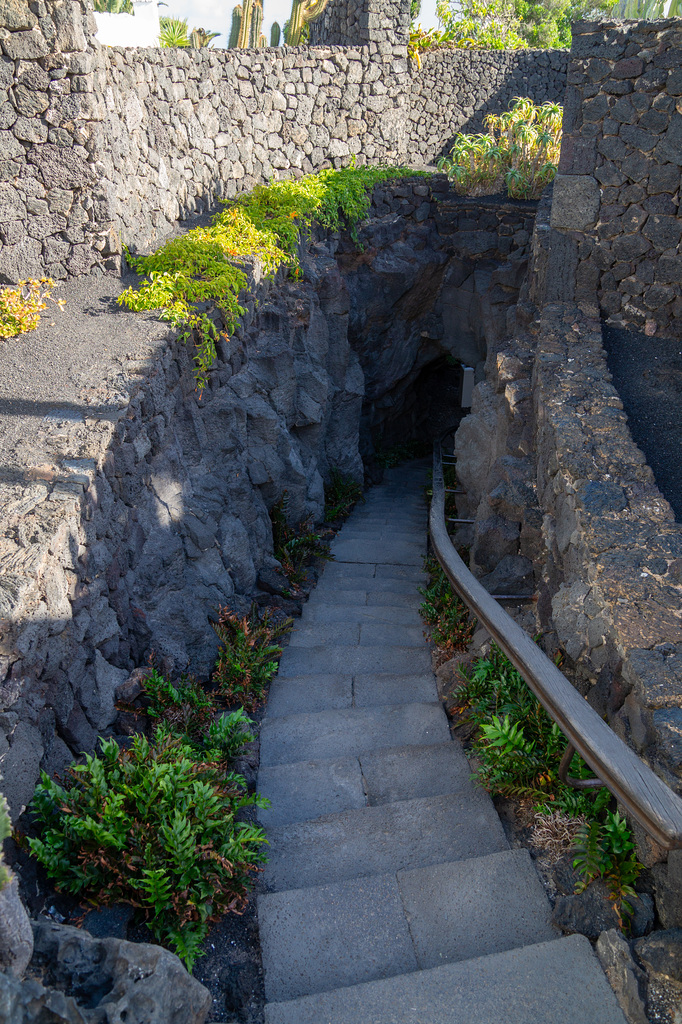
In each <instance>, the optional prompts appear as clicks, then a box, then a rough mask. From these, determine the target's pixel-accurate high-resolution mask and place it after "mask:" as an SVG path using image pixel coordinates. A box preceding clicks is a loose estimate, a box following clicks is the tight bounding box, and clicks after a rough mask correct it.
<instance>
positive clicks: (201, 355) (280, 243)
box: [118, 166, 415, 391]
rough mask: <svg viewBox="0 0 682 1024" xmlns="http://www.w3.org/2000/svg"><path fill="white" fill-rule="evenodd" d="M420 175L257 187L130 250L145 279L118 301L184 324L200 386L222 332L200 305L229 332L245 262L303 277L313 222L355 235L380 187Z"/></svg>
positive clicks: (350, 174) (333, 175) (322, 175)
mask: <svg viewBox="0 0 682 1024" xmlns="http://www.w3.org/2000/svg"><path fill="white" fill-rule="evenodd" d="M414 174H415V172H414V171H411V170H410V169H409V168H399V167H354V166H352V167H346V168H344V169H342V170H326V171H319V172H318V173H317V174H308V175H304V176H303V177H302V178H298V179H295V180H290V181H276V182H272V183H271V184H270V185H258V186H257V187H256V188H255V189H253V191H252V192H249V193H246V194H245V195H242V196H239V197H238V198H237V199H234V200H231V201H229V202H227V203H226V204H225V206H224V208H223V209H222V210H221V211H220V212H219V213H217V214H216V216H215V217H214V219H213V223H212V225H211V226H210V227H208V228H195V229H194V230H192V231H188V232H187V234H186V235H182V236H180V237H178V238H174V239H171V240H170V241H169V242H167V243H166V244H165V245H163V246H162V247H161V248H160V249H158V250H157V251H156V252H155V253H152V255H151V256H142V257H133V256H131V255H130V254H128V259H129V262H130V264H131V265H132V266H133V267H134V268H135V269H136V270H137V271H138V272H139V273H141V274H146V275H147V280H146V281H144V282H143V283H142V285H141V286H140V288H139V289H138V290H137V291H135V290H134V289H133V288H127V289H126V290H125V291H124V292H123V293H122V294H121V295H120V296H119V299H118V301H119V302H120V303H122V304H124V305H126V306H128V308H129V309H134V310H146V309H161V310H163V312H162V319H165V320H168V321H169V322H170V323H172V324H173V325H174V326H175V327H177V328H178V329H181V328H184V330H183V333H182V334H181V338H183V339H184V340H187V339H189V338H190V336H192V335H193V334H194V336H195V338H196V345H197V351H196V354H195V357H194V363H195V377H196V381H197V387H198V389H199V390H200V391H201V390H203V388H204V387H206V383H207V379H208V377H207V374H208V371H209V369H210V367H211V366H212V365H213V362H214V361H215V356H216V347H215V346H216V341H217V340H218V337H219V333H220V332H219V331H218V328H217V327H216V325H215V324H214V323H213V321H212V320H211V318H210V317H209V316H208V315H207V314H206V313H205V312H199V311H197V310H196V309H195V308H194V304H195V303H198V302H205V301H211V302H214V303H215V304H216V306H217V307H218V309H219V310H220V312H221V314H222V317H223V321H224V332H223V333H224V336H225V337H228V336H229V335H230V334H231V333H232V331H233V330H234V327H235V325H236V322H237V320H238V318H239V317H240V316H241V315H242V314H243V312H244V309H243V307H242V306H241V305H240V304H239V294H240V292H242V291H243V290H244V289H245V288H246V286H247V280H246V275H245V274H244V272H243V270H242V269H240V265H244V263H246V262H248V261H250V260H253V259H257V260H258V261H259V262H260V264H261V266H262V267H263V271H264V273H266V274H272V273H274V272H275V271H276V270H277V269H278V268H279V267H281V266H286V267H289V269H290V271H291V272H292V273H293V274H294V276H298V275H299V274H300V265H299V259H298V244H299V239H300V238H301V236H304V237H305V236H307V235H308V234H309V232H310V229H311V227H312V225H313V222H316V223H318V224H320V225H321V226H322V227H325V228H329V229H330V230H332V231H336V230H338V228H339V227H340V225H341V223H344V224H345V225H346V226H347V227H348V228H349V229H350V231H351V234H352V236H353V237H354V238H356V239H357V235H356V229H357V224H358V221H360V220H361V219H362V218H363V217H365V216H366V214H367V211H368V210H369V205H370V199H371V195H372V189H373V188H374V186H375V185H377V184H378V183H379V182H382V181H389V180H392V179H396V178H401V177H405V176H413V175H414Z"/></svg>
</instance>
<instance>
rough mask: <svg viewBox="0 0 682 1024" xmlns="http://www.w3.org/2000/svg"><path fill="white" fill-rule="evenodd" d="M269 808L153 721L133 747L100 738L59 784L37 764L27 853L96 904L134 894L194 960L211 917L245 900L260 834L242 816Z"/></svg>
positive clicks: (162, 934) (166, 939) (165, 935)
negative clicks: (149, 735) (150, 733)
mask: <svg viewBox="0 0 682 1024" xmlns="http://www.w3.org/2000/svg"><path fill="white" fill-rule="evenodd" d="M254 805H255V806H261V807H262V806H267V801H263V800H262V798H260V797H259V796H257V795H253V796H250V795H249V794H248V793H247V791H246V786H245V783H244V779H243V778H242V777H241V776H239V775H236V774H234V773H227V774H226V773H225V767H224V764H223V763H216V762H214V761H209V760H198V759H197V757H196V752H195V750H194V749H193V748H192V747H191V746H190V745H188V744H185V743H183V742H182V740H181V739H179V738H178V737H177V736H173V735H172V734H171V733H170V731H169V729H168V728H167V727H163V726H160V727H158V728H157V730H156V732H155V734H154V738H153V740H152V741H151V742H149V741H148V740H147V739H146V738H145V737H144V736H140V735H138V736H136V737H135V738H134V739H133V742H132V745H131V746H130V747H129V748H122V747H119V745H118V744H117V743H116V741H115V740H102V741H101V752H100V754H99V755H97V756H95V755H87V756H86V758H85V763H84V764H76V765H73V766H72V767H71V768H70V769H69V772H68V775H67V779H66V782H65V783H64V785H60V784H59V783H58V782H56V781H55V780H53V779H50V778H49V776H48V775H47V774H45V773H44V772H43V773H42V775H41V782H40V783H39V785H38V787H37V788H36V792H35V796H34V798H33V803H32V807H33V810H34V813H35V816H36V819H37V823H38V825H39V828H40V833H41V834H40V837H39V838H34V839H30V840H29V845H30V848H31V852H32V853H33V854H34V856H35V857H36V858H37V859H38V860H39V861H40V863H41V864H43V866H44V867H45V868H46V870H47V872H48V874H49V875H50V877H51V878H52V879H53V880H54V882H55V885H56V887H57V888H58V889H61V890H64V891H66V892H70V893H73V894H74V895H76V896H78V897H79V898H81V899H86V900H88V901H90V902H92V903H94V904H95V905H101V904H105V905H106V904H111V903H118V902H124V903H130V904H131V905H132V906H134V907H136V908H138V909H139V912H140V914H141V916H142V918H143V919H144V920H145V921H146V923H147V925H148V927H149V929H150V931H151V932H152V934H153V935H154V937H155V938H156V940H157V941H158V942H160V943H162V944H163V945H167V946H169V947H170V948H171V949H173V950H175V952H176V953H177V954H178V955H179V956H180V957H182V959H183V960H184V961H185V963H186V964H187V966H188V968H190V969H191V967H192V965H193V964H194V961H195V960H196V958H197V956H198V955H199V954H200V946H201V943H202V941H203V939H204V938H205V936H206V933H207V931H208V928H209V926H210V924H211V922H212V921H216V920H218V919H219V918H220V917H221V916H222V915H223V914H225V913H227V912H230V911H235V912H239V911H241V910H242V909H243V907H244V905H245V903H246V899H247V893H248V889H249V885H250V882H251V879H252V877H253V874H254V872H255V871H257V870H258V869H259V866H260V864H261V863H262V861H263V859H264V855H263V844H264V843H265V841H266V840H265V835H264V833H263V832H262V830H261V829H260V828H258V827H256V826H255V825H253V824H251V823H249V822H246V821H241V820H239V816H240V813H241V812H242V810H243V809H244V808H245V807H249V806H254Z"/></svg>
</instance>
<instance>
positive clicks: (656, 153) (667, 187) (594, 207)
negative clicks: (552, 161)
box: [548, 20, 682, 336]
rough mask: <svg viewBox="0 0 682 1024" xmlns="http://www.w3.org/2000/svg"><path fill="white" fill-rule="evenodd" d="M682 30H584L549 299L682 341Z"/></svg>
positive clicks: (569, 114)
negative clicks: (595, 305)
mask: <svg viewBox="0 0 682 1024" xmlns="http://www.w3.org/2000/svg"><path fill="white" fill-rule="evenodd" d="M681 96H682V23H680V21H679V20H676V21H673V20H671V21H655V22H630V23H627V22H625V23H619V22H614V23H606V24H602V25H597V24H592V23H583V24H582V25H580V26H578V27H577V28H576V32H575V35H574V41H573V49H572V51H571V64H570V68H569V74H568V88H567V92H566V104H565V110H564V143H563V146H562V155H561V163H560V167H559V171H560V173H559V176H558V177H557V179H556V182H555V186H554V202H553V205H552V228H553V229H555V231H556V238H555V240H554V241H553V244H552V249H553V260H554V266H553V271H552V275H551V279H552V284H551V287H550V291H549V293H548V297H549V298H555V299H567V298H569V299H572V298H573V297H575V298H576V299H577V300H578V301H584V300H588V301H592V298H593V295H594V292H595V291H597V292H598V298H599V306H600V309H601V312H602V315H604V316H606V317H608V318H609V319H610V320H611V321H613V322H615V323H620V324H633V325H636V326H638V327H640V328H641V327H645V328H646V330H648V331H649V332H650V333H653V332H656V331H657V332H658V333H664V334H673V335H675V336H677V335H679V334H680V333H681V332H682V283H681V282H682V255H681V250H680V237H681V236H682V220H681V219H680V217H679V198H680V173H681V168H682V112H681V109H682V103H681V101H680V97H681Z"/></svg>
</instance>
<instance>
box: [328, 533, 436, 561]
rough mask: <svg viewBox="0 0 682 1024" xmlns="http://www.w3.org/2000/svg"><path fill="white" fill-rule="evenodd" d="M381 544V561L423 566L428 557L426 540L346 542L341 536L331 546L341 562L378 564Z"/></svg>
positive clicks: (335, 556)
mask: <svg viewBox="0 0 682 1024" xmlns="http://www.w3.org/2000/svg"><path fill="white" fill-rule="evenodd" d="M379 543H380V544H381V561H382V562H395V563H397V564H398V565H418V566H421V565H422V563H423V561H424V556H425V555H426V542H425V540H417V541H413V540H405V541H401V540H391V539H388V538H387V539H385V540H384V539H382V540H381V541H380V542H379V541H375V540H346V539H345V538H344V537H342V536H339V539H338V540H336V541H334V543H333V544H332V546H331V551H332V554H333V555H334V558H336V559H337V560H338V561H340V562H373V563H374V562H376V560H377V546H378V544H379Z"/></svg>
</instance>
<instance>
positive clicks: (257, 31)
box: [249, 0, 263, 50]
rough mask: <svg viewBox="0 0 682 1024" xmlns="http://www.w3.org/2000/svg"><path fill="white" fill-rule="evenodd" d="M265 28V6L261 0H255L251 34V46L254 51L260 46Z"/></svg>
mask: <svg viewBox="0 0 682 1024" xmlns="http://www.w3.org/2000/svg"><path fill="white" fill-rule="evenodd" d="M262 26H263V4H262V3H260V0H254V5H253V14H252V15H251V31H250V32H249V46H250V47H251V49H252V50H255V48H256V47H257V46H258V41H259V39H260V37H261V28H262Z"/></svg>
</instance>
